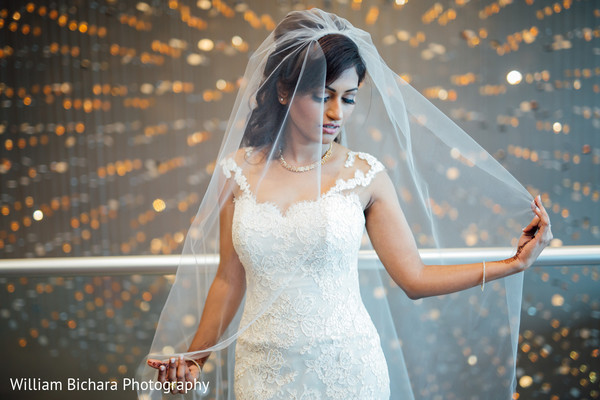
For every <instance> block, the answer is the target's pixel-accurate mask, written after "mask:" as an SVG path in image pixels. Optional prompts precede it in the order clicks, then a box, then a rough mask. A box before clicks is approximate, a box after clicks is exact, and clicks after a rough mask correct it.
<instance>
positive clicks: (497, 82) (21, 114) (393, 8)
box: [0, 0, 600, 399]
mask: <svg viewBox="0 0 600 400" xmlns="http://www.w3.org/2000/svg"><path fill="white" fill-rule="evenodd" d="M312 6H316V7H319V8H322V9H325V10H327V11H331V12H334V13H336V14H338V15H340V16H342V17H344V18H347V19H348V20H349V21H350V22H352V23H353V24H354V25H355V26H358V27H360V28H362V29H365V30H367V31H369V32H370V33H371V35H372V36H373V40H374V42H375V43H376V45H377V46H378V48H379V50H380V53H381V55H382V56H383V57H384V59H385V60H386V62H387V63H388V64H389V65H390V66H391V67H392V69H393V70H395V71H396V72H397V73H398V74H400V75H402V76H403V77H404V79H406V80H407V81H409V82H410V83H411V84H412V85H413V86H415V87H416V88H417V89H418V90H419V91H420V92H421V93H423V94H424V95H425V96H426V97H428V98H429V99H430V100H431V101H432V102H433V103H434V104H435V105H436V106H438V107H439V108H440V109H441V110H442V111H444V112H445V113H446V114H448V115H449V116H450V117H452V118H453V119H454V120H455V121H456V122H457V123H458V124H459V125H460V126H461V127H463V128H464V129H465V130H466V131H467V132H469V133H470V134H471V135H472V136H473V137H474V138H475V140H476V141H478V142H479V143H480V144H481V145H482V146H483V147H484V148H486V149H487V150H488V151H489V152H490V153H491V154H493V155H494V157H496V158H497V159H498V160H499V161H500V162H501V163H502V164H503V165H504V166H505V167H506V168H507V169H508V170H509V171H510V172H511V173H512V174H513V175H515V176H516V177H517V179H518V180H519V181H520V182H522V183H523V185H524V186H525V187H527V189H528V190H529V191H530V192H531V193H532V194H538V193H539V194H541V195H542V199H543V201H544V204H545V206H546V208H547V209H548V210H549V212H550V216H551V219H552V230H553V232H554V236H555V239H554V241H553V243H552V245H553V246H556V247H559V246H564V245H591V244H599V243H600V207H599V201H600V185H599V182H600V103H599V99H600V62H599V61H600V4H599V3H598V2H597V1H594V0H563V1H542V0H496V1H491V0H481V1H473V0H471V1H469V0H445V1H438V2H435V1H423V0H419V1H417V0H412V1H410V0H409V1H401V0H397V1H389V0H378V1H367V0H363V1H360V0H315V1H312V2H311V1H292V0H279V1H276V0H273V1H248V2H244V1H233V0H228V1H219V0H213V1H210V0H198V1H194V0H168V1H166V0H164V1H158V0H146V1H133V0H127V1H125V0H123V1H117V0H91V1H83V0H69V1H67V0H63V1H30V2H28V1H16V0H11V1H3V2H2V3H0V40H1V42H0V257H2V258H5V259H6V258H31V257H71V256H109V255H142V254H144V255H148V254H156V255H158V254H178V253H179V252H180V251H181V249H182V245H183V240H184V238H185V234H186V232H187V228H188V226H189V224H190V221H191V218H193V216H194V215H195V212H196V210H197V208H198V206H199V202H200V200H201V199H202V195H203V192H204V190H205V187H206V185H207V184H208V181H209V179H210V176H211V173H212V171H213V169H214V160H215V158H216V153H217V151H218V147H219V144H220V142H221V138H222V135H223V134H224V129H225V127H226V122H227V119H228V117H229V112H230V109H231V106H232V104H233V101H234V99H235V95H236V92H237V87H238V85H239V79H240V77H241V76H242V74H243V72H244V68H245V65H246V63H247V61H248V58H249V56H250V55H251V54H252V51H253V50H254V49H255V48H256V47H257V46H258V44H260V42H261V41H262V40H263V39H264V38H265V37H266V36H267V35H268V34H269V32H270V31H271V30H272V29H273V28H274V27H275V24H276V23H277V22H278V21H279V20H280V19H281V18H282V17H283V16H284V15H285V14H286V13H287V12H288V11H291V10H293V9H304V8H308V7H312ZM481 241H482V238H478V237H469V240H467V241H466V242H465V247H468V246H477V245H482V244H483V245H484V244H485V243H481ZM82 267H84V266H82ZM171 279H172V276H152V275H134V276H127V277H122V276H121V277H118V276H114V277H100V276H98V277H84V276H80V277H57V276H53V277H38V278H33V277H26V276H23V277H19V278H14V277H8V276H0V327H1V331H0V338H1V339H2V346H3V356H4V358H6V359H10V360H11V363H10V364H5V363H4V362H3V365H2V367H0V371H2V376H3V377H7V376H43V377H45V378H47V379H52V377H53V376H54V375H53V374H56V377H60V376H81V377H82V378H85V379H87V377H93V378H94V379H95V380H100V379H121V378H122V377H124V376H132V375H133V373H134V370H135V367H136V366H137V363H138V362H139V360H140V358H141V357H142V356H143V355H144V354H145V353H146V350H147V349H148V347H149V344H150V340H151V338H152V334H153V330H154V324H155V323H156V321H157V319H158V315H159V313H160V310H161V307H162V304H163V302H164V299H165V297H166V295H167V293H168V289H169V284H170V280H171ZM525 279H526V282H525V293H524V303H523V322H522V328H521V334H522V335H521V336H522V337H521V340H520V342H521V343H520V349H519V350H520V351H519V377H520V380H519V387H518V389H519V393H518V394H517V395H516V397H517V398H525V399H530V398H531V399H533V398H540V399H548V398H552V399H571V398H572V399H595V398H599V397H600V393H599V390H598V373H599V368H598V364H599V363H598V357H599V354H598V347H599V341H600V332H599V326H600V295H599V290H598V289H599V288H600V285H599V284H598V280H599V270H598V267H597V266H578V267H569V266H564V267H559V268H543V269H542V268H539V267H538V268H533V269H531V270H530V271H528V272H527V273H526V278H525ZM59 365H60V368H56V367H57V366H59ZM2 379H4V378H2ZM57 379H58V378H57ZM2 393H9V394H10V396H11V397H10V398H24V399H25V398H37V397H35V396H36V394H32V393H24V392H21V393H19V392H12V391H10V392H9V391H8V387H7V382H5V381H3V382H1V386H0V394H2ZM38 394H39V393H38ZM32 396H33V397H32ZM53 396H55V397H53ZM94 396H98V397H97V398H105V397H106V393H102V392H100V393H86V397H88V398H96V397H94ZM111 396H114V397H119V396H122V397H119V398H133V397H134V394H133V392H129V393H117V394H111ZM439 396H442V397H439V398H440V399H441V398H444V397H443V394H439ZM46 398H65V394H64V393H62V394H61V393H60V392H57V393H49V394H48V396H46ZM432 398H434V397H432Z"/></svg>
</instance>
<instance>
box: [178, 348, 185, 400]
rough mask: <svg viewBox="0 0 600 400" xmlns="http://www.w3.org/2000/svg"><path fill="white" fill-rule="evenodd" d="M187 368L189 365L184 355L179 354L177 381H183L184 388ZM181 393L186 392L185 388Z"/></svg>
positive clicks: (183, 386)
mask: <svg viewBox="0 0 600 400" xmlns="http://www.w3.org/2000/svg"><path fill="white" fill-rule="evenodd" d="M186 369H187V365H186V363H185V361H184V360H183V355H180V356H179V360H178V365H177V383H179V382H183V385H181V387H182V388H185V376H186V373H185V370H186ZM179 392H180V393H185V389H183V390H181V391H179Z"/></svg>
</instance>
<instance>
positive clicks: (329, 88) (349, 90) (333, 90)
mask: <svg viewBox="0 0 600 400" xmlns="http://www.w3.org/2000/svg"><path fill="white" fill-rule="evenodd" d="M325 89H327V90H331V91H332V92H333V93H337V90H335V89H333V88H331V87H329V86H325ZM354 90H358V88H357V87H355V88H353V89H348V90H346V91H345V92H344V93H348V92H352V91H354Z"/></svg>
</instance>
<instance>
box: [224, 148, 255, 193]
mask: <svg viewBox="0 0 600 400" xmlns="http://www.w3.org/2000/svg"><path fill="white" fill-rule="evenodd" d="M250 151H251V150H250V149H247V150H246V153H247V154H248V153H249V152H250ZM219 164H220V165H221V167H222V168H223V174H224V175H225V177H226V178H227V179H229V178H231V174H232V173H233V179H234V181H235V183H237V184H238V186H239V187H240V189H241V190H242V192H243V193H244V194H248V195H249V194H250V185H248V181H247V180H246V177H245V176H244V174H243V172H242V168H241V167H240V166H239V165H237V163H236V162H235V160H234V158H233V157H227V158H224V159H222V160H221V162H220V163H219Z"/></svg>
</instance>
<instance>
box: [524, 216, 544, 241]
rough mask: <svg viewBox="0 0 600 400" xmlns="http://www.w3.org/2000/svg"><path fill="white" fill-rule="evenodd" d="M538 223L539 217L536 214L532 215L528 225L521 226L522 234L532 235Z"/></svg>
mask: <svg viewBox="0 0 600 400" xmlns="http://www.w3.org/2000/svg"><path fill="white" fill-rule="evenodd" d="M539 223H540V217H538V216H537V215H536V216H535V217H533V219H532V220H531V222H530V223H529V225H527V226H526V227H525V228H523V234H524V235H526V236H533V235H534V234H535V232H536V231H537V230H538V225H539Z"/></svg>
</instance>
